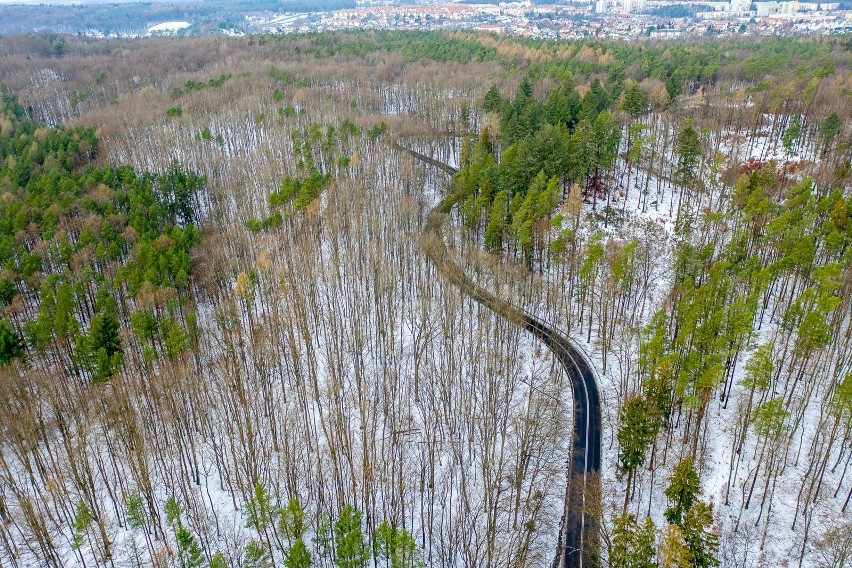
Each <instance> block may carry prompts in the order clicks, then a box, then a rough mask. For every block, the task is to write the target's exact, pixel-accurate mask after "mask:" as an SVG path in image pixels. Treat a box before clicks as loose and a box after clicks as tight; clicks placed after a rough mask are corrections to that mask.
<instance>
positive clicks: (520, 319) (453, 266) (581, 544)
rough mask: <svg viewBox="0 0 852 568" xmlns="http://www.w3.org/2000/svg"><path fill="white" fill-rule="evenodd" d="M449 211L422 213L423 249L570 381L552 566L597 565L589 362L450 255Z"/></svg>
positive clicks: (597, 422)
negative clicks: (569, 439) (522, 332)
mask: <svg viewBox="0 0 852 568" xmlns="http://www.w3.org/2000/svg"><path fill="white" fill-rule="evenodd" d="M394 147H396V148H397V149H398V150H401V151H403V152H406V153H408V154H410V155H411V156H413V157H414V158H416V159H418V160H420V161H422V162H425V163H427V164H430V165H432V166H434V167H436V168H439V169H441V170H443V171H445V172H447V173H448V174H450V175H452V174H455V173H456V172H457V171H458V170H457V169H456V168H454V167H452V166H450V165H448V164H445V163H444V162H441V161H439V160H436V159H434V158H431V157H429V156H426V155H425V154H421V153H420V152H417V151H415V150H411V149H410V148H406V147H405V146H402V145H400V144H399V143H398V142H395V143H394ZM446 221H447V214H446V213H443V212H442V211H441V204H440V203H439V204H438V205H436V206H435V207H434V208H433V209H432V210H431V211H430V212H429V214H428V216H427V217H426V228H425V231H424V233H423V238H422V239H421V243H420V244H421V248H422V249H423V252H424V253H426V256H428V257H429V259H430V260H431V261H432V262H433V263H434V264H435V267H436V268H437V269H438V272H439V273H440V274H441V275H442V276H443V277H444V278H446V279H447V280H448V281H450V282H451V283H452V284H453V285H455V286H456V287H458V289H459V290H460V291H461V292H462V293H463V294H466V295H467V296H469V297H470V298H472V299H473V300H476V301H477V302H479V303H480V304H482V305H483V306H485V307H487V308H488V309H490V310H492V311H493V312H495V313H496V314H498V315H500V316H502V317H503V318H505V319H506V320H508V321H510V322H512V323H514V324H515V325H518V326H520V327H522V328H524V329H526V330H527V331H529V332H530V333H532V334H533V335H534V336H536V337H537V338H539V339H540V340H542V341H543V342H544V344H545V345H546V346H547V347H548V348H549V349H550V350H551V351H552V352H553V354H554V355H555V356H556V358H557V359H558V360H559V362H560V363H561V364H562V367H563V368H564V369H565V372H566V373H567V374H568V377H569V379H570V380H571V390H572V391H573V401H574V436H573V438H574V439H573V444H572V446H573V447H572V450H571V459H570V461H569V472H568V479H569V482H568V488H567V491H566V501H565V514H564V517H563V519H562V531H561V533H560V539H559V543H557V547H558V552H557V556H556V558H555V559H554V562H553V566H554V567H557V566H559V565H560V564H561V565H563V566H565V568H598V567H599V566H600V537H599V535H598V523H597V518H598V516H599V514H600V511H601V505H600V495H601V492H600V465H601V403H600V394H599V392H598V386H597V382H596V380H595V374H594V371H593V370H592V367H591V365H590V364H589V363H588V361H587V360H586V359H585V358H584V357H583V355H582V354H581V352H580V350H579V349H578V348H577V347H576V346H575V345H574V344H573V343H572V340H570V339H569V338H568V337H566V336H564V335H561V334H560V333H558V332H557V331H555V330H554V328H553V327H551V326H549V325H548V324H546V323H545V322H543V321H541V320H539V319H538V318H536V317H535V316H533V315H531V314H528V313H527V312H525V311H524V310H522V309H520V308H518V307H517V306H514V305H512V304H510V303H509V302H507V301H505V300H502V299H500V298H498V297H496V296H494V295H493V294H491V293H490V292H488V291H487V290H485V289H484V288H482V287H480V286H478V285H477V284H476V283H475V282H474V281H473V280H472V279H471V278H470V277H469V276H468V275H467V274H466V273H465V272H464V270H463V269H462V268H461V266H459V265H458V264H457V263H456V262H455V261H454V260H453V258H452V255H451V253H450V251H449V250H448V249H447V245H446V242H445V241H444V234H443V228H444V226H445V224H446Z"/></svg>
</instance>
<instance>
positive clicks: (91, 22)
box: [0, 0, 355, 36]
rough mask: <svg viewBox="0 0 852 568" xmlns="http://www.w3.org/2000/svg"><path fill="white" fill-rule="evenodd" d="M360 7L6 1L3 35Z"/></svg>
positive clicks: (237, 25) (125, 30)
mask: <svg viewBox="0 0 852 568" xmlns="http://www.w3.org/2000/svg"><path fill="white" fill-rule="evenodd" d="M354 6H355V2H354V0H283V1H273V0H236V1H233V2H229V1H224V0H213V1H200V0H195V1H192V0H190V1H186V2H181V1H166V2H162V1H161V2H156V1H155V2H144V3H143V2H135V1H132V2H127V1H125V2H123V3H122V2H113V1H110V2H109V3H106V2H101V1H99V0H97V1H89V2H85V3H83V4H79V3H77V4H70V3H66V2H62V1H55V2H53V3H48V4H47V5H44V4H43V3H39V4H38V5H36V4H35V3H34V2H16V3H14V4H12V3H9V2H8V1H7V0H0V34H25V33H33V32H56V33H71V34H86V35H98V36H101V35H103V36H131V35H144V34H145V32H146V30H148V29H149V28H150V27H152V26H156V25H158V24H161V23H163V22H173V21H182V22H188V23H189V24H190V26H189V27H186V28H184V29H181V30H180V31H179V33H180V34H181V35H201V34H204V33H210V32H211V31H215V30H217V29H237V30H239V29H241V28H242V27H244V26H245V17H246V16H247V15H251V14H269V13H281V12H318V11H327V10H338V9H341V8H351V7H354Z"/></svg>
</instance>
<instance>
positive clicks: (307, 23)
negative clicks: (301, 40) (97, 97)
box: [0, 0, 852, 39]
mask: <svg viewBox="0 0 852 568" xmlns="http://www.w3.org/2000/svg"><path fill="white" fill-rule="evenodd" d="M53 1H54V2H57V1H59V0H53ZM351 29H374V30H390V29H392V30H480V31H485V32H493V33H498V34H507V35H513V36H521V37H531V38H541V39H576V38H603V37H607V38H622V39H625V38H627V39H630V38H640V37H648V38H652V39H676V38H679V37H703V36H710V37H714V36H715V37H719V36H731V35H745V36H757V35H776V36H779V35H807V34H826V35H827V34H842V33H849V32H852V0H842V1H839V2H799V1H796V0H789V1H774V0H773V1H768V2H752V1H751V0H730V1H728V2H719V1H709V0H708V1H702V0H694V1H689V2H687V1H684V0H558V1H556V0H534V1H529V0H528V1H523V2H499V3H497V2H494V1H493V0H468V1H467V2H457V3H456V2H451V3H446V2H440V1H437V0H413V1H412V0H205V1H204V2H199V1H197V0H190V1H187V2H178V3H170V2H156V1H155V2H128V3H121V4H115V3H101V2H94V3H93V2H91V0H90V1H89V2H86V1H85V0H84V1H83V3H82V4H79V5H77V4H61V5H60V4H55V3H53V4H50V3H48V4H45V5H34V4H23V3H17V4H11V3H5V2H2V0H0V34H26V33H64V34H74V35H84V36H90V37H141V36H163V35H166V36H195V35H212V34H227V35H246V34H255V33H284V34H286V33H299V32H321V31H334V30H351Z"/></svg>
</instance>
